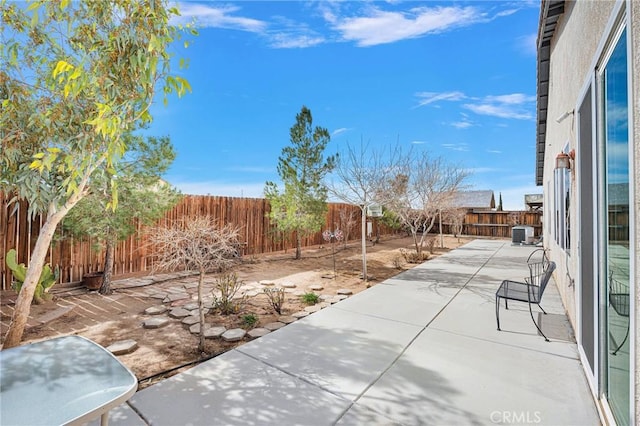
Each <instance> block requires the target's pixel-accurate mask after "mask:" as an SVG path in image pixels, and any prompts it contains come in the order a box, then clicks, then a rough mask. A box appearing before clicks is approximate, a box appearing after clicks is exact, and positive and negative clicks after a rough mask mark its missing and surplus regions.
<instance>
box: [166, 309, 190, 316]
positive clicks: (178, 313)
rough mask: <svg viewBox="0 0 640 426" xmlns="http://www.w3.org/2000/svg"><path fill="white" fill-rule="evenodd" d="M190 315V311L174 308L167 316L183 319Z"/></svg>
mask: <svg viewBox="0 0 640 426" xmlns="http://www.w3.org/2000/svg"><path fill="white" fill-rule="evenodd" d="M190 315H191V311H187V310H186V309H183V308H175V309H172V310H170V311H169V316H170V317H171V318H184V317H188V316H190Z"/></svg>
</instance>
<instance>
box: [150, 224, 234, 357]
mask: <svg viewBox="0 0 640 426" xmlns="http://www.w3.org/2000/svg"><path fill="white" fill-rule="evenodd" d="M238 233H239V230H238V228H236V227H233V226H231V225H225V226H218V224H217V222H216V221H215V220H212V219H211V218H210V217H209V216H198V217H191V218H186V219H184V220H181V221H176V222H173V223H171V224H169V225H167V226H166V227H157V228H154V229H152V230H151V232H150V243H151V252H152V253H154V254H155V260H156V263H155V265H154V269H156V270H157V269H159V270H171V271H175V270H184V271H197V272H198V313H199V317H200V342H199V344H198V349H199V350H200V351H201V352H203V351H204V346H205V340H204V326H205V324H204V301H203V297H202V287H203V281H204V275H205V274H206V273H207V272H210V271H224V270H226V269H228V268H230V267H231V266H232V265H233V264H234V263H236V262H237V261H238V260H239V253H238V246H239V241H238ZM225 280H226V281H225ZM240 285H241V283H240ZM220 286H222V287H223V288H225V290H224V291H225V292H230V291H233V289H234V288H235V287H236V286H238V284H237V277H236V278H234V279H231V278H229V277H228V276H227V278H225V276H223V279H222V281H221V283H220ZM235 291H237V288H235ZM235 291H233V295H235ZM223 294H224V293H223ZM232 298H233V296H231V298H227V297H225V296H222V298H221V299H220V303H221V306H222V308H221V310H224V311H229V310H230V309H232V308H233V305H234V304H235V303H234V302H232V301H231V299H232Z"/></svg>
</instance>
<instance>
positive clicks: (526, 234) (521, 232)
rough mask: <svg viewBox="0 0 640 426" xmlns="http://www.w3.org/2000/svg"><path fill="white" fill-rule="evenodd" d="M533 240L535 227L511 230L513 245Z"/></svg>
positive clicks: (521, 227)
mask: <svg viewBox="0 0 640 426" xmlns="http://www.w3.org/2000/svg"><path fill="white" fill-rule="evenodd" d="M532 239H533V226H514V227H513V228H511V243H512V244H523V243H527V242H528V241H531V240H532Z"/></svg>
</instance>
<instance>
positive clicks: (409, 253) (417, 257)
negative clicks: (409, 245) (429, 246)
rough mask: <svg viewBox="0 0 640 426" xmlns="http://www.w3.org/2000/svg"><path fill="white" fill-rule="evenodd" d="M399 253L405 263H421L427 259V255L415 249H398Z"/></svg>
mask: <svg viewBox="0 0 640 426" xmlns="http://www.w3.org/2000/svg"><path fill="white" fill-rule="evenodd" d="M400 254H401V255H402V257H403V258H404V260H405V261H406V262H407V263H422V262H424V261H425V260H428V259H429V255H428V254H425V253H418V252H417V251H415V250H407V249H400Z"/></svg>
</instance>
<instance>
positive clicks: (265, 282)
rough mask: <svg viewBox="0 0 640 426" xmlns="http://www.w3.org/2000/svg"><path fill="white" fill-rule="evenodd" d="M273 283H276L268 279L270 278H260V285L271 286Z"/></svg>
mask: <svg viewBox="0 0 640 426" xmlns="http://www.w3.org/2000/svg"><path fill="white" fill-rule="evenodd" d="M275 284H276V283H274V282H273V281H270V280H262V281H260V285H262V286H265V287H272V286H274V285H275Z"/></svg>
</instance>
